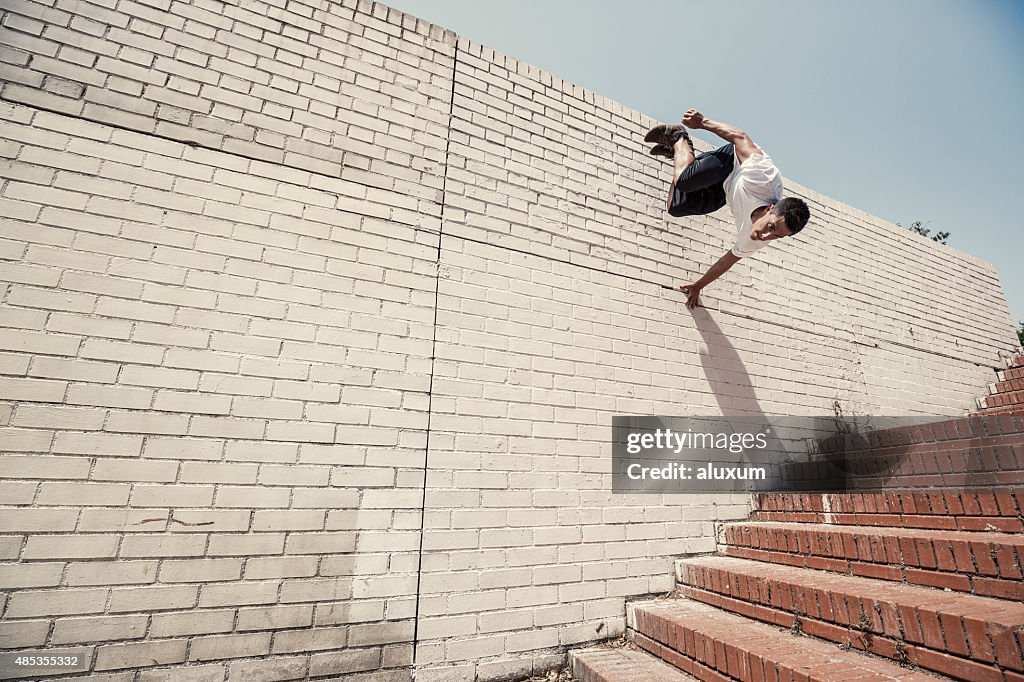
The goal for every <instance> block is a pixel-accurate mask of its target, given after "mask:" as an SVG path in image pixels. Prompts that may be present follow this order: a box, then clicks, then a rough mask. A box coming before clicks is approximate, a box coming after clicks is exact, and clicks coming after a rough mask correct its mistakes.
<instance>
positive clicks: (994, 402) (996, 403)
mask: <svg viewBox="0 0 1024 682" xmlns="http://www.w3.org/2000/svg"><path fill="white" fill-rule="evenodd" d="M983 401H984V403H985V407H986V408H988V407H1010V406H1012V405H1024V391H1000V392H999V393H993V394H992V395H987V396H985V397H984V399H983Z"/></svg>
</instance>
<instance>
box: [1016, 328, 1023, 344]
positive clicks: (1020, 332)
mask: <svg viewBox="0 0 1024 682" xmlns="http://www.w3.org/2000/svg"><path fill="white" fill-rule="evenodd" d="M1017 324H1019V325H1020V327H1018V328H1017V341H1018V342H1020V345H1022V346H1024V322H1018V323H1017Z"/></svg>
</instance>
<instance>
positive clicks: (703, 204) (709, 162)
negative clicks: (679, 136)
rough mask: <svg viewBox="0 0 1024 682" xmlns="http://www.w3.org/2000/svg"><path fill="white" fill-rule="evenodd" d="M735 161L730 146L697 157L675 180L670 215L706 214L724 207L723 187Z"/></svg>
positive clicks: (677, 216)
mask: <svg viewBox="0 0 1024 682" xmlns="http://www.w3.org/2000/svg"><path fill="white" fill-rule="evenodd" d="M733 158H734V151H733V146H732V145H731V144H727V145H725V146H723V147H719V148H718V149H716V150H714V151H711V152H704V153H703V154H701V155H700V156H698V157H697V158H696V159H695V160H694V162H693V163H691V164H690V165H689V166H687V167H686V169H685V170H684V171H683V172H682V173H680V175H679V179H678V180H676V185H675V188H674V189H673V190H672V205H671V206H669V209H668V213H669V215H671V216H675V217H676V218H679V217H681V216H686V215H706V214H708V213H714V212H715V211H717V210H718V209H720V208H722V207H723V206H725V188H724V187H723V186H722V184H723V183H724V182H725V179H726V178H727V177H729V173H732V165H733Z"/></svg>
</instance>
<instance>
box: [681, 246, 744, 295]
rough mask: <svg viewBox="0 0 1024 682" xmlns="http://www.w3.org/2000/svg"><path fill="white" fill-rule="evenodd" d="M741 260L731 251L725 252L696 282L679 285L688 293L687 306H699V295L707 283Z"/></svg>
mask: <svg viewBox="0 0 1024 682" xmlns="http://www.w3.org/2000/svg"><path fill="white" fill-rule="evenodd" d="M739 261H740V257H739V256H737V255H736V254H734V253H733V252H732V250H731V249H730V250H729V251H726V252H725V255H724V256H722V257H721V258H719V259H718V261H717V262H716V263H715V264H714V265H712V266H711V268H710V269H709V270H708V271H707V273H706V274H705V275H704V276H703V277H701V278H700V279H699V280H697V282H696V283H694V284H689V285H687V286H682V287H679V288H680V289H682V290H683V293H685V294H686V307H687V308H694V307H696V306H697V297H698V296H699V295H700V290H701V289H703V288H704V287H706V286H707V285H709V284H711V283H712V282H714V281H715V280H716V279H718V278H719V277H721V276H722V275H724V274H725V272H726V271H727V270H728V269H729V268H731V267H732V266H734V265H736V263H738V262H739Z"/></svg>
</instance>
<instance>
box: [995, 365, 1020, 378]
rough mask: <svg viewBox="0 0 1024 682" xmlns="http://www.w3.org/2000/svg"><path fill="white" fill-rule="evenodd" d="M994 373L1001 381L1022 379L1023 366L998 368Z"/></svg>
mask: <svg viewBox="0 0 1024 682" xmlns="http://www.w3.org/2000/svg"><path fill="white" fill-rule="evenodd" d="M996 374H997V375H998V376H999V378H1000V379H1001V380H1003V381H1012V380H1013V379H1024V367H1011V368H1010V369H1004V370H1000V371H999V372H996Z"/></svg>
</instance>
